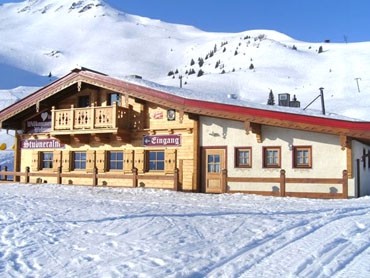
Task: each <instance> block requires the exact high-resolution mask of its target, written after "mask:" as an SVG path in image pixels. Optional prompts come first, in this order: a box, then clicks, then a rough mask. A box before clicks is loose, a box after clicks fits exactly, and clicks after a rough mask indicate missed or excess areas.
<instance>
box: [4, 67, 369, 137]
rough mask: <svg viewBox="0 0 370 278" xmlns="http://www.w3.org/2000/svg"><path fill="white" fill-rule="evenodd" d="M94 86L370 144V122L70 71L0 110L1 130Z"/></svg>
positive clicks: (195, 110) (197, 111)
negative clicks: (230, 101)
mask: <svg viewBox="0 0 370 278" xmlns="http://www.w3.org/2000/svg"><path fill="white" fill-rule="evenodd" d="M84 84H85V85H89V86H95V87H99V88H103V89H107V90H109V91H113V92H119V93H122V94H125V95H126V96H131V97H134V98H137V99H142V100H145V101H148V102H153V103H156V104H159V105H163V106H165V107H170V108H174V109H177V110H179V111H182V112H187V113H191V114H197V115H203V116H211V117H217V118H224V119H230V120H237V121H243V122H249V123H257V124H262V125H269V126H276V127H283V128H290V129H298V130H306V131H312V132H319V133H329V134H336V135H340V136H347V137H351V138H356V139H359V140H361V141H363V142H365V143H370V122H364V121H363V122H360V121H351V120H343V119H335V118H329V117H325V116H313V115H303V114H297V113H289V112H282V111H274V110H269V109H258V108H254V107H246V106H238V105H232V104H224V103H217V102H210V101H205V100H199V99H191V98H185V97H182V96H178V95H176V94H173V93H169V92H166V91H162V90H158V89H156V88H151V87H146V86H144V85H141V84H135V83H131V82H128V81H124V80H120V79H117V78H113V77H110V76H107V75H105V74H102V73H99V72H95V71H91V70H88V69H86V68H81V69H74V70H73V71H71V72H70V73H69V74H67V75H66V76H64V77H62V78H60V79H58V80H56V81H55V82H53V83H51V84H49V85H48V86H45V87H43V88H41V89H40V90H38V91H36V92H34V93H33V94H31V95H29V96H27V97H26V98H24V99H22V100H20V101H19V102H16V103H14V104H13V105H11V106H9V107H7V108H5V109H4V110H2V111H0V123H1V124H2V128H4V129H17V128H19V126H18V125H17V123H19V122H20V119H22V118H23V119H24V118H25V117H26V116H27V115H31V114H32V113H33V114H34V113H35V112H36V111H38V110H40V109H42V107H43V102H47V103H50V102H54V101H57V100H58V99H60V98H62V97H65V96H67V95H69V94H71V93H72V92H75V91H76V89H78V88H81V86H83V85H84Z"/></svg>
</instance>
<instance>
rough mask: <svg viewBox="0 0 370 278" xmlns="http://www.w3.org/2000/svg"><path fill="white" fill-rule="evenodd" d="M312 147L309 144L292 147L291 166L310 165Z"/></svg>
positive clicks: (303, 166)
mask: <svg viewBox="0 0 370 278" xmlns="http://www.w3.org/2000/svg"><path fill="white" fill-rule="evenodd" d="M311 152H312V148H311V147H310V146H299V147H293V166H294V167H295V168H311V167H312V155H311Z"/></svg>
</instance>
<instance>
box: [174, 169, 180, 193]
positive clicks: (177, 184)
mask: <svg viewBox="0 0 370 278" xmlns="http://www.w3.org/2000/svg"><path fill="white" fill-rule="evenodd" d="M173 175H174V176H173V190H175V191H179V169H177V168H175V171H174V173H173Z"/></svg>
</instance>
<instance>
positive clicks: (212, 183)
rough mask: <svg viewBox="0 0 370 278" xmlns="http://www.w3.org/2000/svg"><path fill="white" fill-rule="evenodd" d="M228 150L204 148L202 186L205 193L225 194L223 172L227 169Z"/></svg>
mask: <svg viewBox="0 0 370 278" xmlns="http://www.w3.org/2000/svg"><path fill="white" fill-rule="evenodd" d="M225 159H226V148H222V147H221V148H213V147H212V148H204V149H203V152H202V169H203V175H202V186H203V191H204V192H205V193H222V192H224V190H225V189H224V182H223V179H222V170H224V169H225V168H226V161H225Z"/></svg>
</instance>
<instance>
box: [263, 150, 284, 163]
mask: <svg viewBox="0 0 370 278" xmlns="http://www.w3.org/2000/svg"><path fill="white" fill-rule="evenodd" d="M268 151H277V154H278V157H277V160H278V161H277V163H276V164H272V163H268V161H267V160H268V157H267V152H268ZM262 155H263V159H262V160H263V168H281V147H277V146H267V147H263V149H262Z"/></svg>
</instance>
